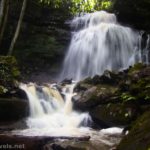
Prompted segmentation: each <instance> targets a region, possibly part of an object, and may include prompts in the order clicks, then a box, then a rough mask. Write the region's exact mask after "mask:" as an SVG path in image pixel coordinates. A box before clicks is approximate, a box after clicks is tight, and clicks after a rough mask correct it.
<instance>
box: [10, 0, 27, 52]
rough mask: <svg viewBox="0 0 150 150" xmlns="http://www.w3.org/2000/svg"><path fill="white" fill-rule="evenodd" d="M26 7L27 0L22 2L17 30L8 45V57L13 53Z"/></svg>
mask: <svg viewBox="0 0 150 150" xmlns="http://www.w3.org/2000/svg"><path fill="white" fill-rule="evenodd" d="M26 5H27V0H23V4H22V8H21V13H20V16H19V21H18V24H17V28H16V31H15V34H14V37H13V39H12V41H11V44H10V48H9V51H8V55H12V53H13V49H14V46H15V43H16V41H17V38H18V36H19V33H20V29H21V24H22V21H23V17H24V14H25V9H26Z"/></svg>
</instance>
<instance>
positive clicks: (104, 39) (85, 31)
mask: <svg viewBox="0 0 150 150" xmlns="http://www.w3.org/2000/svg"><path fill="white" fill-rule="evenodd" d="M71 26H72V27H73V28H74V29H75V31H74V32H73V36H72V40H71V43H70V46H69V50H68V52H67V54H66V57H65V61H64V66H63V70H62V73H61V79H64V78H72V79H74V80H76V81H79V80H81V79H83V78H85V77H89V76H91V77H92V76H94V75H96V74H99V75H100V74H102V73H103V72H104V71H105V70H106V69H107V70H115V71H118V70H121V69H125V68H127V67H129V66H130V65H133V64H134V63H136V62H140V61H142V57H141V47H140V42H141V35H140V34H139V33H138V32H136V31H134V30H132V29H131V28H129V27H124V26H122V25H120V24H119V23H118V22H117V19H116V16H115V15H114V14H110V13H107V12H105V11H100V12H95V13H91V14H85V15H82V16H80V17H75V18H74V19H73V20H72V22H71Z"/></svg>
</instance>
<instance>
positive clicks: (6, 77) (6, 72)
mask: <svg viewBox="0 0 150 150" xmlns="http://www.w3.org/2000/svg"><path fill="white" fill-rule="evenodd" d="M19 77H20V72H19V70H18V67H17V62H16V59H15V58H14V57H11V56H0V84H1V85H0V91H1V92H4V93H5V92H6V90H7V87H8V86H12V85H13V84H14V81H15V80H16V79H18V78H19Z"/></svg>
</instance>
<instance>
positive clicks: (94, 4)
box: [40, 0, 112, 14]
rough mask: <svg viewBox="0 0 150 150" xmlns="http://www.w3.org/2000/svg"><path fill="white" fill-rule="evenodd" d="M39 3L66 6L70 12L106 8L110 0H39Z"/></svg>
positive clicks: (108, 6)
mask: <svg viewBox="0 0 150 150" xmlns="http://www.w3.org/2000/svg"><path fill="white" fill-rule="evenodd" d="M40 2H41V3H43V4H46V5H50V6H52V7H54V8H61V7H65V8H67V9H68V10H69V11H70V13H71V14H77V13H80V12H93V11H96V10H107V9H109V8H110V7H111V4H112V2H111V0H70V1H68V0H40Z"/></svg>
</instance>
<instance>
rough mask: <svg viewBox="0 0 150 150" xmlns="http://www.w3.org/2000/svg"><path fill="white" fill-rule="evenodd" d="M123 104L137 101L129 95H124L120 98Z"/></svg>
mask: <svg viewBox="0 0 150 150" xmlns="http://www.w3.org/2000/svg"><path fill="white" fill-rule="evenodd" d="M120 97H121V99H122V100H123V102H127V101H133V100H136V97H134V96H132V95H130V94H129V93H122V95H121V96H120Z"/></svg>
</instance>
